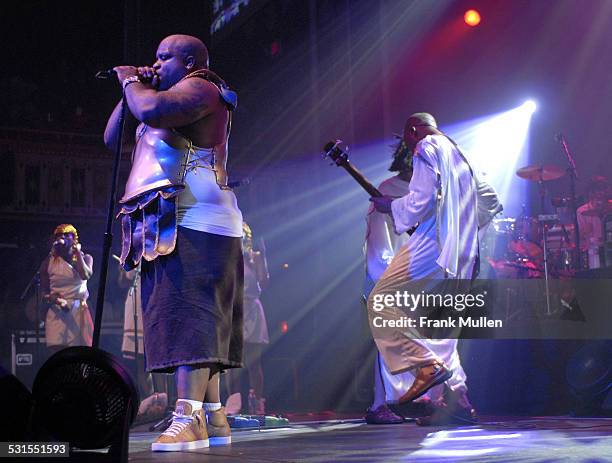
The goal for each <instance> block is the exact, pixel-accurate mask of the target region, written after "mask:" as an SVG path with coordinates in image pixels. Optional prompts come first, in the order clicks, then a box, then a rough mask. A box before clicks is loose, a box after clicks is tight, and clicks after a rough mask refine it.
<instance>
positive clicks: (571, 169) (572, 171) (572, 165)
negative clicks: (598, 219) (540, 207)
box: [556, 133, 580, 270]
mask: <svg viewBox="0 0 612 463" xmlns="http://www.w3.org/2000/svg"><path fill="white" fill-rule="evenodd" d="M556 139H557V141H558V142H559V143H560V144H561V147H562V149H563V152H564V153H565V156H566V157H567V164H568V166H567V172H568V174H569V177H570V199H571V203H570V204H571V207H572V215H573V218H574V241H575V243H574V244H575V246H576V248H575V249H574V257H575V259H574V270H580V229H579V228H578V205H577V204H576V180H577V179H578V172H577V170H576V162H575V161H574V157H573V156H572V153H571V152H570V150H569V147H568V146H567V142H566V141H565V137H564V136H563V134H562V133H560V134H558V135H557V136H556Z"/></svg>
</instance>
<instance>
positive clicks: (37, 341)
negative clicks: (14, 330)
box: [19, 256, 48, 365]
mask: <svg viewBox="0 0 612 463" xmlns="http://www.w3.org/2000/svg"><path fill="white" fill-rule="evenodd" d="M47 258H48V256H47V257H45V258H44V259H43V260H42V262H41V263H40V265H39V266H38V269H37V270H36V273H35V274H34V275H33V276H32V278H30V281H29V283H28V285H27V286H26V288H25V289H24V290H23V293H21V296H20V297H19V300H20V301H23V300H25V298H26V296H27V295H28V293H29V292H30V288H32V286H34V287H35V288H36V290H35V292H34V301H35V302H34V307H35V312H36V314H35V317H34V323H35V324H36V326H35V328H34V336H35V337H36V339H35V341H34V342H35V347H34V352H36V361H37V362H40V323H41V320H40V305H41V300H40V270H41V269H42V266H43V264H44V263H45V262H46V261H47ZM25 339H26V344H27V343H28V333H27V331H26V336H25ZM39 365H40V363H39Z"/></svg>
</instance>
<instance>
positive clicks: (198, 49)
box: [159, 34, 208, 71]
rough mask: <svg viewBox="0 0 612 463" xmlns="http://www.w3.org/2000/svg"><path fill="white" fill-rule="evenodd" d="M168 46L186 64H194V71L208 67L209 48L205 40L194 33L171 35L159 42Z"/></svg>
mask: <svg viewBox="0 0 612 463" xmlns="http://www.w3.org/2000/svg"><path fill="white" fill-rule="evenodd" d="M162 45H164V46H167V47H168V48H169V49H170V50H172V51H173V52H174V53H175V54H176V55H177V56H181V57H182V58H183V61H184V62H185V64H190V65H191V66H192V69H191V70H192V71H195V70H197V69H202V68H208V49H207V48H206V45H204V42H202V41H201V40H200V39H198V38H197V37H193V36H192V35H184V34H174V35H169V36H168V37H166V38H165V39H163V40H162V41H161V43H160V44H159V46H160V47H162Z"/></svg>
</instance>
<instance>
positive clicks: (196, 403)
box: [177, 399, 202, 413]
mask: <svg viewBox="0 0 612 463" xmlns="http://www.w3.org/2000/svg"><path fill="white" fill-rule="evenodd" d="M178 400H180V401H181V402H187V403H188V404H189V405H191V412H192V413H193V412H195V411H196V410H201V409H202V402H200V401H199V400H189V399H178ZM178 400H177V402H178Z"/></svg>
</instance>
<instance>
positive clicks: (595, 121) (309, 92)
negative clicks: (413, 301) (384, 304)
mask: <svg viewBox="0 0 612 463" xmlns="http://www.w3.org/2000/svg"><path fill="white" fill-rule="evenodd" d="M468 8H477V9H479V11H480V13H481V15H482V17H483V21H482V24H481V25H480V26H479V27H477V28H468V27H467V26H466V25H465V24H464V23H463V21H462V16H463V13H464V11H465V10H466V9H468ZM610 13H612V2H610V1H605V0H590V1H588V2H584V1H578V0H537V1H531V0H513V1H503V0H486V1H485V0H475V1H469V2H468V1H463V0H457V1H454V2H453V1H446V0H436V1H431V0H414V1H412V0H404V1H399V0H397V1H392V0H376V1H370V0H337V1H331V0H328V1H325V0H320V1H301V0H285V1H280V0H269V1H264V0H259V1H257V0H252V1H251V2H250V4H249V5H248V6H247V7H246V8H245V9H244V11H243V12H242V13H241V14H240V15H239V16H238V17H236V18H234V19H233V20H232V21H231V22H230V24H229V26H228V27H227V29H226V30H224V31H223V32H222V33H220V34H216V35H215V36H213V37H211V35H210V31H209V26H210V23H211V20H212V2H208V1H205V0H200V1H192V0H189V1H172V2H170V1H167V2H165V1H159V0H153V1H128V0H126V1H104V2H102V1H97V0H94V1H88V2H71V1H53V2H52V1H30V2H19V3H17V2H12V3H11V5H10V6H7V7H6V9H5V11H4V13H3V15H2V27H1V28H0V30H1V32H0V34H1V43H2V45H3V47H2V48H3V51H4V54H3V57H4V59H3V60H2V70H1V73H0V98H1V99H2V100H1V105H0V106H1V108H2V111H0V126H2V127H4V128H11V129H12V131H4V132H3V135H2V137H1V139H0V143H1V145H0V153H1V155H2V157H3V164H4V166H5V169H3V171H2V172H1V173H0V181H1V184H2V190H3V193H2V201H3V202H2V206H3V209H2V211H3V212H2V217H3V219H2V220H3V224H4V226H3V227H2V230H1V231H0V238H1V240H2V241H3V245H2V248H1V249H0V252H1V254H0V255H1V256H2V259H3V265H2V267H3V268H2V271H1V273H0V278H1V281H2V285H3V291H2V295H3V296H2V304H3V307H4V309H3V312H2V319H3V320H4V321H5V323H3V324H2V329H4V330H5V331H4V332H3V334H2V339H3V346H2V352H3V353H4V356H3V362H5V361H6V362H8V352H9V346H8V341H7V340H8V336H9V332H10V330H11V329H15V328H18V327H27V326H30V325H31V322H29V321H28V320H27V318H26V317H24V316H23V305H24V304H23V302H20V301H19V296H20V295H21V292H22V291H23V288H25V286H26V285H27V282H28V279H29V278H30V277H31V275H32V274H34V272H35V270H36V268H37V266H38V263H39V262H40V259H42V257H43V256H44V255H45V254H46V253H47V252H48V242H47V239H48V237H49V234H50V233H51V231H52V229H53V227H54V226H55V225H56V224H57V223H60V222H65V221H72V222H74V223H75V225H76V226H77V227H78V228H79V230H80V231H81V235H82V241H83V243H85V245H86V247H88V246H89V249H90V252H92V254H94V257H95V258H96V262H99V253H100V250H101V243H102V232H103V220H102V219H101V217H100V215H99V214H98V215H97V216H92V215H91V214H90V213H88V212H84V213H79V212H78V211H76V212H75V211H74V210H73V209H70V208H68V209H70V214H68V212H67V213H66V214H67V215H62V214H58V213H53V214H44V215H41V214H39V213H38V212H36V211H37V209H36V207H34V208H32V207H30V208H28V207H24V206H23V205H21V206H20V205H19V204H17V200H16V199H15V198H17V197H18V196H19V195H18V194H17V193H16V192H17V190H19V188H22V187H24V184H21V183H19V182H17V181H15V178H17V177H16V175H15V172H16V171H18V169H19V168H20V167H19V165H20V164H19V163H20V162H21V161H20V159H21V157H20V156H25V155H27V153H29V152H31V151H28V150H25V149H24V148H23V146H25V144H27V143H26V142H28V143H29V141H30V139H31V141H32V143H33V145H32V146H33V147H31V148H28V149H29V150H34V151H35V152H36V154H37V155H39V156H49V159H52V158H53V157H58V156H59V157H61V159H62V160H63V162H68V163H69V162H70V159H72V158H74V157H76V156H77V155H78V153H80V152H84V149H81V147H82V146H84V145H87V146H88V149H89V150H90V151H91V152H90V154H89V156H90V157H91V158H92V159H93V158H96V159H103V160H104V162H107V163H108V159H109V156H110V154H109V153H107V152H106V151H105V150H104V148H103V147H102V141H101V134H102V132H103V129H104V125H105V121H106V118H107V117H108V114H109V113H110V111H111V110H112V108H113V106H114V105H115V104H116V101H117V99H118V97H119V85H118V83H116V82H114V81H97V80H95V79H94V78H93V76H94V74H95V73H96V71H98V70H100V69H107V68H111V67H113V66H115V65H118V64H134V65H141V64H151V63H152V62H153V60H154V55H155V49H156V46H157V44H158V43H159V41H160V40H161V39H162V38H163V37H164V36H166V35H168V34H171V33H187V34H192V35H196V36H198V37H200V38H202V39H203V40H204V41H205V42H206V43H207V44H209V48H210V55H211V68H212V69H213V70H215V71H217V72H218V73H219V74H220V75H221V76H223V77H224V78H225V79H226V80H227V82H228V83H229V84H230V86H232V87H233V88H234V89H235V90H237V92H238V94H239V108H238V110H237V112H236V114H235V119H234V124H233V133H232V138H231V156H230V158H231V160H230V172H231V173H232V177H233V178H234V179H243V178H249V179H251V184H250V185H248V186H245V187H241V188H239V189H238V190H237V195H238V197H239V203H240V206H241V208H242V210H243V212H244V215H245V218H246V220H247V221H249V222H250V223H251V225H252V227H253V229H254V232H255V235H256V237H257V236H262V237H264V238H265V239H266V243H267V248H268V257H269V261H270V269H271V275H272V281H271V285H270V287H269V288H268V289H267V291H266V292H265V293H264V297H263V299H264V305H265V307H266V311H267V314H268V317H269V320H268V322H269V326H270V332H271V336H272V338H273V342H272V344H271V346H270V348H269V350H268V353H267V355H266V359H265V368H266V389H267V395H268V397H269V404H270V406H271V407H276V408H277V409H325V408H336V409H360V408H363V406H364V404H366V405H367V403H368V401H369V395H370V384H369V380H370V377H371V359H372V355H373V352H374V350H373V344H372V342H371V340H370V338H369V332H368V330H367V327H366V326H365V322H364V317H363V310H362V308H361V307H360V291H361V287H362V277H363V256H362V254H361V247H362V244H363V234H364V229H365V225H364V220H363V218H364V215H365V212H366V210H367V196H366V195H365V193H363V192H362V191H361V190H359V189H358V187H357V186H356V185H355V184H354V183H353V182H352V181H351V180H349V179H348V178H346V176H345V175H344V174H343V173H341V172H339V171H337V170H336V169H332V168H329V167H327V166H326V165H325V163H323V162H321V161H320V160H319V159H317V154H318V152H319V151H320V148H321V146H322V145H323V144H324V143H325V142H326V141H327V140H329V139H334V138H341V139H343V140H345V141H346V142H347V143H349V144H351V145H354V146H358V147H362V148H363V149H361V150H357V151H356V152H355V155H354V157H353V161H354V162H355V163H356V164H357V165H359V166H360V167H361V168H362V169H363V170H364V172H365V173H366V174H367V175H368V176H370V177H371V178H372V179H373V180H374V181H380V180H381V179H382V178H384V177H385V176H386V175H387V173H386V172H385V169H386V167H387V162H388V159H389V155H390V149H389V148H388V145H389V144H390V143H391V140H392V138H391V137H392V133H393V132H401V130H402V128H403V122H404V120H405V119H406V117H407V116H408V115H409V114H410V113H412V112H415V111H428V112H431V113H433V114H434V115H435V116H436V117H437V119H438V120H439V122H440V123H442V124H443V125H445V124H446V125H448V124H454V123H459V122H462V121H465V120H470V119H474V118H478V117H482V116H485V115H490V114H494V113H498V112H501V111H505V110H507V109H509V108H513V107H516V106H518V105H519V104H520V103H521V102H522V101H524V100H525V99H526V98H533V99H535V100H536V101H537V102H538V106H539V109H538V112H537V113H536V114H535V115H534V117H533V120H532V124H531V131H530V140H529V141H530V159H531V162H534V163H535V162H552V163H555V164H558V165H560V166H561V167H565V166H566V162H565V159H564V157H563V154H562V153H561V151H560V149H559V146H558V144H557V143H556V141H555V140H554V135H555V134H556V133H558V132H563V133H564V134H565V136H566V138H567V140H568V143H569V145H570V148H571V149H572V151H573V154H574V155H575V157H576V160H577V163H578V168H579V174H580V180H579V184H578V189H579V192H584V190H585V188H586V186H587V185H588V183H589V179H590V178H591V176H592V175H594V174H599V175H607V176H609V175H610V171H611V170H612V167H611V165H612V163H610V162H609V153H610V143H611V141H612V131H611V130H610V129H609V127H610V123H611V122H612V109H611V108H610V96H611V93H612V79H610V75H611V71H612V54H611V53H610V51H609V44H610V43H612V19H611V18H612V15H611V14H610ZM28 130H33V132H29V131H28ZM49 131H51V132H53V133H55V132H62V133H71V134H87V135H91V136H90V137H86V138H78V137H76V136H73V137H72V138H70V137H68V138H67V137H65V136H64V137H60V139H58V140H59V141H57V140H55V139H53V140H52V141H48V137H49ZM16 134H17V135H16ZM17 139H18V140H19V143H17V142H16V141H15V140H17ZM51 145H53V147H54V149H50V146H51ZM56 145H58V146H59V145H61V147H60V148H57V147H56ZM28 146H29V145H28ZM88 152H89V151H88ZM491 156H495V153H491ZM109 168H110V166H109ZM126 168H127V166H126V165H124V168H123V170H124V174H125V169H126ZM509 175H513V174H512V172H510V173H509ZM26 180H27V179H26ZM524 188H525V189H526V190H527V193H528V194H529V195H530V196H529V197H530V198H531V201H533V202H536V201H537V192H536V189H535V185H531V184H527V182H525V184H524ZM567 188H568V183H567V179H566V178H565V179H561V180H557V181H555V182H553V184H552V189H553V190H554V192H558V193H563V192H567ZM103 195H104V190H100V191H96V192H95V194H94V196H98V197H103ZM98 210H99V208H98ZM117 240H118V238H115V243H116V242H117ZM285 264H286V265H285ZM97 275H98V274H96V276H94V280H96V277H97ZM115 278H116V275H115V269H114V268H113V269H111V276H110V277H109V281H110V280H111V279H112V281H113V282H114V281H115ZM96 285H97V281H95V282H92V284H91V285H90V289H91V291H92V293H93V295H94V297H95V288H96ZM109 286H110V288H109V295H108V300H109V301H110V304H109V307H108V312H109V313H108V314H107V313H106V312H105V319H108V324H107V326H117V327H119V326H120V322H121V319H122V315H123V313H122V307H121V301H122V294H121V293H120V291H119V290H118V289H116V288H114V285H113V284H109ZM91 300H92V301H93V300H95V299H93V298H92V299H91ZM283 321H286V322H287V323H288V326H289V331H288V332H287V333H286V334H283V333H282V332H281V330H280V326H281V323H282V322H283ZM112 323H115V325H112ZM117 330H119V328H117ZM117 330H116V331H115V333H116V332H118V331H117ZM110 331H112V330H110V329H109V334H108V335H107V336H106V338H105V341H104V342H106V343H107V345H108V348H109V349H111V350H112V349H116V348H117V341H116V336H117V335H116V334H110ZM113 336H115V337H113ZM534 345H535V343H521V342H518V341H515V342H505V343H502V342H499V341H497V342H492V341H478V343H477V342H476V341H471V342H464V343H463V346H462V350H463V352H464V363H465V366H466V370H468V375H469V376H470V378H471V382H470V385H471V388H472V390H473V393H472V394H473V396H474V398H475V401H476V402H477V404H478V405H479V406H480V407H483V408H485V409H488V410H493V411H504V410H515V411H531V412H533V411H534V410H544V409H545V408H546V407H552V408H555V407H560V404H562V403H564V404H565V405H564V406H565V407H566V408H567V407H569V405H568V404H567V402H563V400H562V398H560V397H562V395H563V392H559V391H560V390H561V389H563V387H564V386H562V384H563V377H562V375H563V369H564V365H565V363H564V358H565V356H566V355H567V352H571V351H572V349H573V348H574V346H570V345H569V344H568V343H563V344H562V345H546V346H544V347H543V346H542V344H541V343H540V344H538V345H537V346H536V347H534ZM533 352H536V353H537V355H536V354H533ZM532 354H533V355H532ZM501 361H503V363H504V364H505V365H511V366H512V367H513V371H515V372H516V377H515V376H513V372H512V371H511V372H508V371H504V373H503V374H501V373H500V372H499V369H496V365H498V363H499V362H501ZM540 362H543V363H545V364H546V365H547V367H546V368H545V369H544V370H545V371H543V372H540V375H539V376H538V378H537V382H538V384H539V386H538V389H537V390H538V391H540V393H539V394H536V395H534V396H530V397H529V399H528V400H527V399H525V397H524V395H523V393H521V392H520V388H521V385H522V384H523V383H524V382H525V381H528V379H525V378H526V377H527V378H529V375H530V374H531V373H530V372H532V371H533V368H534V365H537V364H540ZM489 369H490V371H491V373H490V374H488V373H487V372H488V371H489ZM508 375H509V376H508ZM560 384H561V385H560ZM553 385H555V386H554V387H553ZM485 390H489V391H490V390H496V391H498V394H499V395H500V396H502V395H503V397H504V400H501V399H498V398H496V397H495V396H494V395H492V394H489V393H485V392H484V391H485ZM555 391H556V392H555ZM560 394H561V395H560ZM521 407H522V408H521ZM537 407H540V408H537ZM560 408H563V406H561V407H560Z"/></svg>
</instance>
